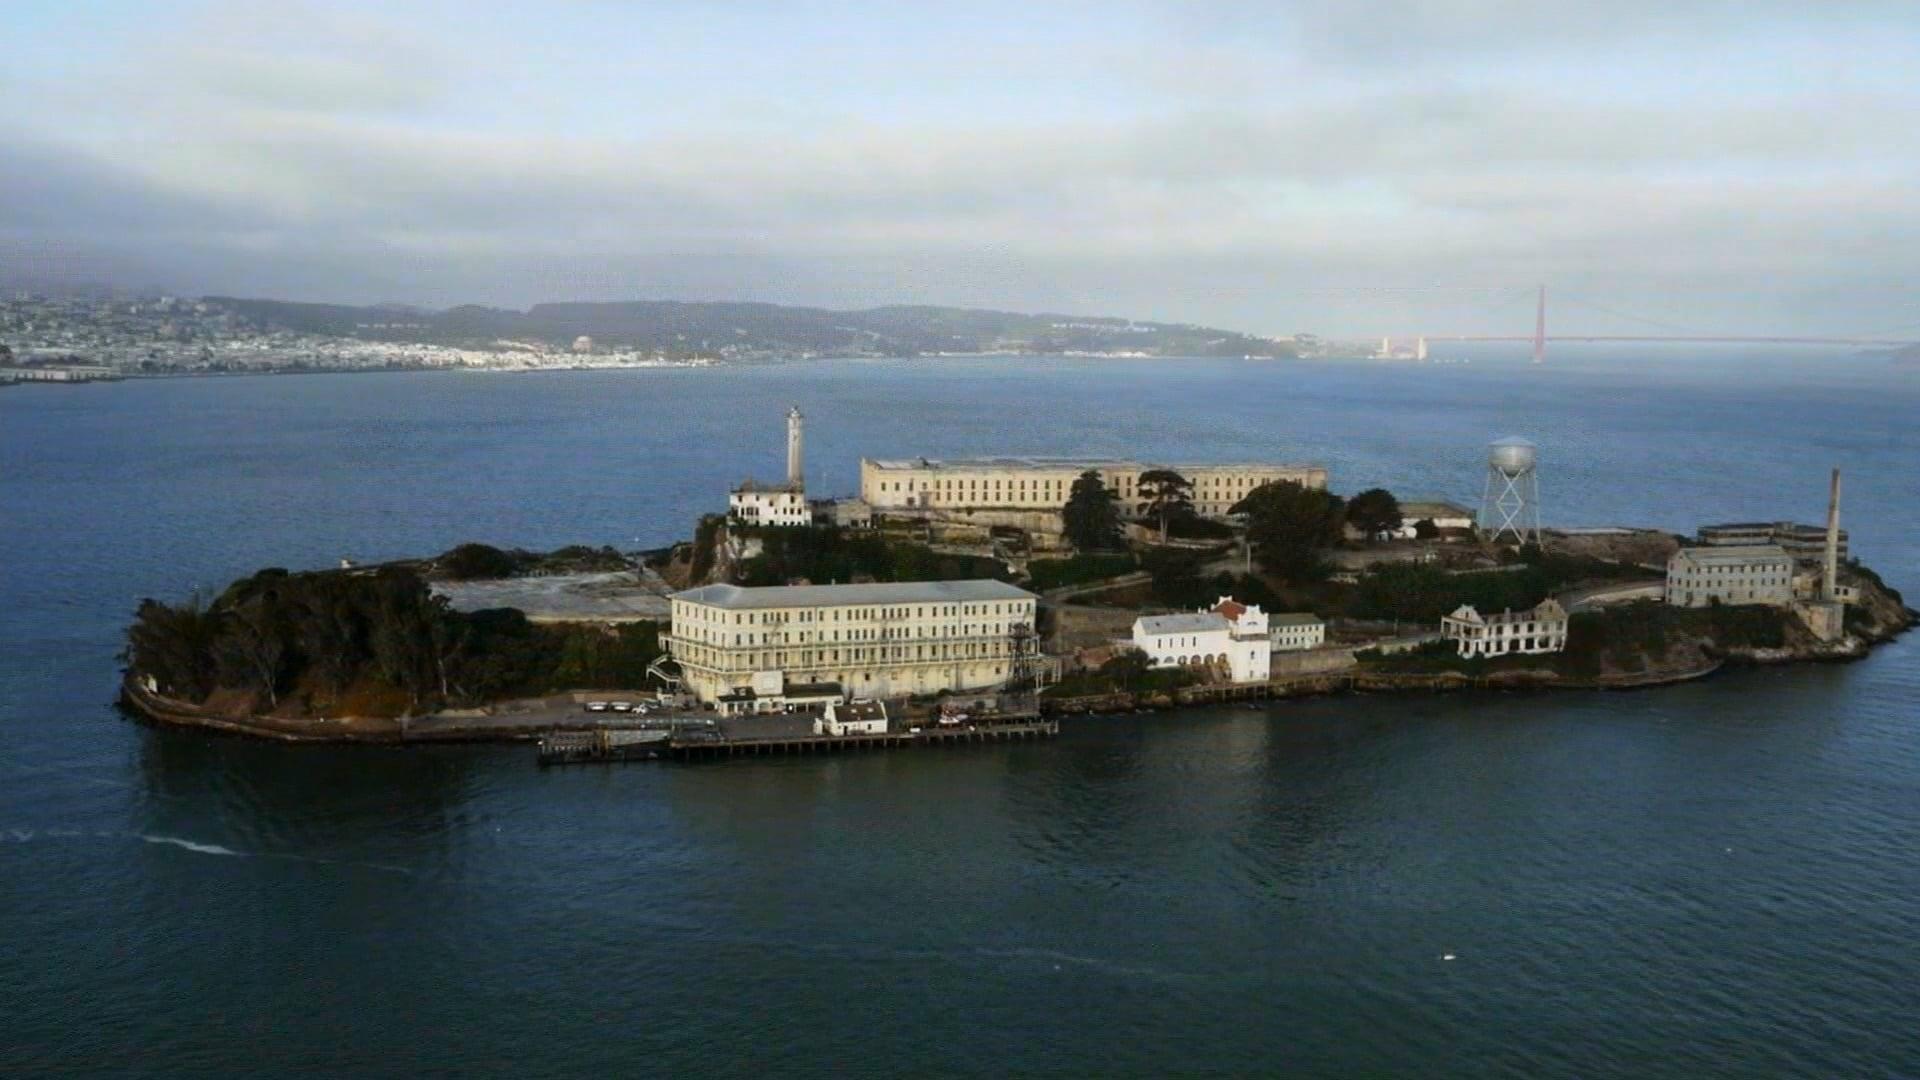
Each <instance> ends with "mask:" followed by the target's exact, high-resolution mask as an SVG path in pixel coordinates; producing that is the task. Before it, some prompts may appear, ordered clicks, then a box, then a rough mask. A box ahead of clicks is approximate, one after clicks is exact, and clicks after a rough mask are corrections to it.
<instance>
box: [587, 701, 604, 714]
mask: <svg viewBox="0 0 1920 1080" xmlns="http://www.w3.org/2000/svg"><path fill="white" fill-rule="evenodd" d="M587 711H588V712H606V711H607V703H606V702H604V701H589V702H587Z"/></svg>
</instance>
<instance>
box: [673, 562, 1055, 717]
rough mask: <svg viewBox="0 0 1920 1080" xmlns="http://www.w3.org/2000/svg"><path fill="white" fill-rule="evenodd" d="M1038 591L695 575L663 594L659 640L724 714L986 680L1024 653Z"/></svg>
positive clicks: (994, 680)
mask: <svg viewBox="0 0 1920 1080" xmlns="http://www.w3.org/2000/svg"><path fill="white" fill-rule="evenodd" d="M1037 599H1038V598H1036V597H1035V596H1034V595H1033V594H1032V593H1030V592H1027V591H1026V590H1024V589H1020V588H1016V587H1014V586H1012V585H1009V584H1007V583H1006V582H1004V581H925V582H892V583H887V584H873V585H784V586H772V587H767V588H744V587H741V586H738V585H704V586H701V587H700V588H697V589H688V590H686V591H685V592H679V593H675V594H674V595H673V598H672V610H673V626H672V631H671V633H670V634H669V636H668V640H667V648H668V650H669V651H670V652H671V653H672V654H673V658H674V660H676V661H678V663H679V666H680V676H681V680H682V683H683V685H684V686H685V687H686V689H687V690H688V691H689V692H691V693H693V694H694V695H696V696H697V697H698V698H699V699H700V700H701V701H703V702H706V703H708V704H711V705H714V706H715V707H717V708H719V709H720V710H721V711H723V712H729V713H736V712H766V711H771V710H777V709H780V708H783V707H784V706H786V705H789V704H809V703H815V702H821V703H824V702H826V701H831V700H835V699H841V698H892V697H903V696H907V695H913V694H934V693H938V692H940V691H942V690H984V689H992V688H994V687H998V686H1000V685H1002V684H1004V683H1005V682H1006V681H1007V680H1008V679H1009V678H1010V677H1011V676H1012V675H1013V674H1014V668H1015V667H1016V665H1017V664H1018V663H1021V662H1025V661H1027V660H1028V659H1029V658H1032V657H1033V656H1034V655H1035V649H1036V647H1037V646H1036V639H1035V638H1034V636H1033V625H1034V610H1035V605H1036V603H1037Z"/></svg>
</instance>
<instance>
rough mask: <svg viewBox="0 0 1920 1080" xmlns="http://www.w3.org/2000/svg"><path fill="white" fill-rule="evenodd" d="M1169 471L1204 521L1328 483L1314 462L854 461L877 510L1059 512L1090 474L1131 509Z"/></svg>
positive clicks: (862, 491) (866, 496) (864, 492)
mask: <svg viewBox="0 0 1920 1080" xmlns="http://www.w3.org/2000/svg"><path fill="white" fill-rule="evenodd" d="M1155 469H1169V470H1172V471H1173V472H1176V473H1179V474H1180V475H1181V476H1182V477H1184V478H1185V479H1187V480H1190V481H1192V482H1193V494H1192V499H1193V508H1194V510H1195V512H1197V513H1199V514H1200V515H1201V516H1203V517H1213V518H1218V517H1225V516H1226V515H1227V513H1228V511H1229V510H1231V509H1232V508H1233V505H1234V504H1235V503H1237V502H1239V501H1240V500H1241V499H1243V498H1245V497H1246V496H1247V495H1248V494H1249V493H1251V492H1252V491H1253V490H1254V489H1255V488H1258V487H1260V486H1262V485H1264V484H1271V483H1274V482H1276V481H1281V480H1290V481H1292V482H1294V483H1296V484H1300V485H1301V486H1303V487H1309V488H1324V487H1326V486H1327V470H1326V469H1325V468H1323V467H1321V466H1318V465H1259V464H1243V465H1151V464H1147V463H1145V462H1140V461H1129V460H1121V459H1116V458H1053V457H983V458H949V459H944V460H937V459H932V458H910V459H897V460H894V459H889V460H875V459H872V458H862V459H860V497H861V498H862V499H864V500H865V501H866V502H867V503H868V504H869V505H870V506H872V507H873V508H874V509H875V510H912V509H956V510H1059V509H1060V508H1062V507H1064V506H1065V505H1066V504H1067V497H1068V496H1069V495H1071V494H1072V493H1073V482H1074V481H1075V480H1076V479H1078V478H1079V477H1080V475H1081V474H1082V473H1086V472H1093V473H1097V474H1099V476H1100V480H1101V482H1102V483H1104V484H1106V485H1107V487H1108V488H1110V489H1112V490H1113V492H1114V494H1115V495H1116V496H1117V497H1118V498H1119V500H1120V502H1121V503H1122V504H1123V505H1126V506H1133V505H1135V504H1136V503H1137V502H1138V501H1139V498H1140V495H1139V490H1140V476H1141V474H1142V473H1146V472H1150V471H1152V470H1155Z"/></svg>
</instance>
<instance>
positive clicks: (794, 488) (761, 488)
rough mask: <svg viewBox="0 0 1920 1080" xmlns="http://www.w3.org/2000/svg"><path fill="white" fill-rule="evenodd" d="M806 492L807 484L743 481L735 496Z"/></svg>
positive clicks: (734, 491) (735, 489) (735, 491)
mask: <svg viewBox="0 0 1920 1080" xmlns="http://www.w3.org/2000/svg"><path fill="white" fill-rule="evenodd" d="M805 490H806V485H805V484H787V483H780V484H768V483H762V482H760V481H758V480H742V481H740V484H739V486H737V487H735V488H734V489H733V494H735V495H752V494H765V495H777V494H782V493H799V492H803V491H805Z"/></svg>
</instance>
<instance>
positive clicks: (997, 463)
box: [861, 455, 1324, 475]
mask: <svg viewBox="0 0 1920 1080" xmlns="http://www.w3.org/2000/svg"><path fill="white" fill-rule="evenodd" d="M861 461H862V464H865V465H871V466H872V467H874V468H876V469H882V470H907V469H933V470H936V471H937V470H941V469H1058V470H1061V471H1063V472H1074V473H1082V472H1086V471H1087V470H1089V469H1091V470H1093V471H1095V472H1098V471H1100V470H1102V469H1105V470H1108V471H1112V472H1144V471H1145V470H1147V469H1172V470H1173V471H1174V472H1177V473H1181V474H1183V475H1184V474H1185V473H1188V472H1213V471H1220V470H1235V471H1240V472H1253V471H1262V472H1310V471H1313V470H1317V469H1322V468H1324V466H1320V465H1288V464H1275V463H1272V462H1214V463H1211V464H1195V463H1187V464H1176V465H1157V464H1148V463H1146V462H1143V461H1134V460H1132V459H1130V458H1097V457H1087V458H1082V457H1033V456H1026V455H1018V456H1004V457H964V458H863V459H861Z"/></svg>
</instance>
